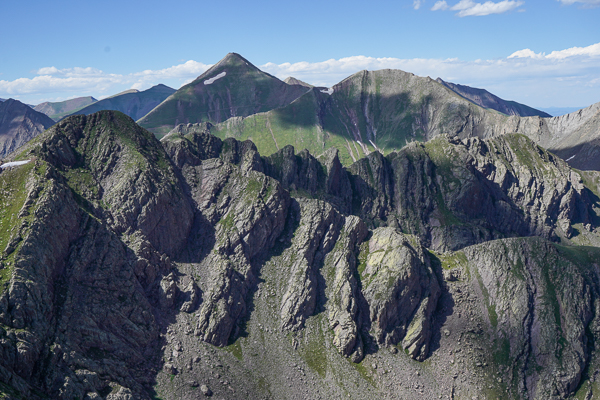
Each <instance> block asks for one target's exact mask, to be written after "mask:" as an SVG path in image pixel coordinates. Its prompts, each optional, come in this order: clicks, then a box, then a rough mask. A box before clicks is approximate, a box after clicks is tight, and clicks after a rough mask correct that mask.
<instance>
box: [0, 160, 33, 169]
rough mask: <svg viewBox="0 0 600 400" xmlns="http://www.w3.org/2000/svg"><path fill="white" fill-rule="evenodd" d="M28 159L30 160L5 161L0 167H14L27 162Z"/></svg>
mask: <svg viewBox="0 0 600 400" xmlns="http://www.w3.org/2000/svg"><path fill="white" fill-rule="evenodd" d="M29 161H31V160H25V161H11V162H7V163H5V164H2V165H0V168H2V169H4V168H8V167H16V166H19V165H23V164H27V163H28V162H29Z"/></svg>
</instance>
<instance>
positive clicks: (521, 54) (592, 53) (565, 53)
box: [508, 43, 600, 60]
mask: <svg viewBox="0 0 600 400" xmlns="http://www.w3.org/2000/svg"><path fill="white" fill-rule="evenodd" d="M577 56H584V57H598V56H600V43H596V44H592V45H590V46H587V47H571V48H570V49H564V50H555V51H553V52H552V53H550V54H548V55H545V54H543V53H535V52H533V50H530V49H523V50H519V51H515V52H514V53H512V54H511V55H510V56H508V58H536V59H543V58H546V59H554V60H564V59H566V58H570V57H577Z"/></svg>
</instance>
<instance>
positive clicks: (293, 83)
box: [284, 76, 313, 88]
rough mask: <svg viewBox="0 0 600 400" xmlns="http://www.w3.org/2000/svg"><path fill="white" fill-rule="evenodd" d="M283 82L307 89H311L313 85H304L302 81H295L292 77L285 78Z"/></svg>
mask: <svg viewBox="0 0 600 400" xmlns="http://www.w3.org/2000/svg"><path fill="white" fill-rule="evenodd" d="M284 82H285V83H287V84H288V85H300V86H304V87H307V88H312V87H313V85H311V84H310V83H306V82H304V81H301V80H300V79H296V78H294V77H293V76H288V77H287V78H285V79H284Z"/></svg>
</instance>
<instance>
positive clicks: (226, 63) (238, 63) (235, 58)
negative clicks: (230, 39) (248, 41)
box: [211, 53, 258, 70]
mask: <svg viewBox="0 0 600 400" xmlns="http://www.w3.org/2000/svg"><path fill="white" fill-rule="evenodd" d="M224 67H230V68H231V67H234V68H235V67H238V68H239V67H242V68H243V67H249V69H255V70H258V68H256V66H254V65H253V64H252V63H251V62H250V61H248V60H246V59H245V58H244V57H242V56H241V55H239V54H237V53H229V54H227V55H226V56H225V57H224V58H223V59H222V60H221V61H219V62H218V63H216V64H215V65H214V66H213V67H212V68H211V70H212V69H217V68H219V69H220V68H224Z"/></svg>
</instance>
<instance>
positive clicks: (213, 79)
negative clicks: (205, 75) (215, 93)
mask: <svg viewBox="0 0 600 400" xmlns="http://www.w3.org/2000/svg"><path fill="white" fill-rule="evenodd" d="M225 75H227V72H225V71H223V72H221V73H220V74H218V75H216V76H213V77H212V78H210V79H207V80H205V81H204V84H205V85H210V84H211V83H214V82H215V81H216V80H217V79H221V78H222V77H224V76H225Z"/></svg>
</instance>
